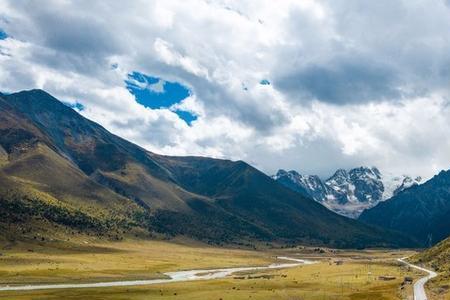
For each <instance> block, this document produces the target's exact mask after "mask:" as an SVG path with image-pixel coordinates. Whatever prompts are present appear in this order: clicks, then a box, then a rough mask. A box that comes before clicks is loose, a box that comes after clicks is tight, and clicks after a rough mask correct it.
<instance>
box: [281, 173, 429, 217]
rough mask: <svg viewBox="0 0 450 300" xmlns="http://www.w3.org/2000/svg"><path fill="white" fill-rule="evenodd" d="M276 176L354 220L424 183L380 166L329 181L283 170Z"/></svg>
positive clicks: (293, 187)
mask: <svg viewBox="0 0 450 300" xmlns="http://www.w3.org/2000/svg"><path fill="white" fill-rule="evenodd" d="M272 177H273V178H274V179H275V180H276V181H278V182H280V183H281V184H283V185H285V186H287V187H289V188H291V189H293V190H295V191H297V192H299V193H301V194H303V195H305V196H309V197H312V198H313V199H314V200H316V201H317V202H319V203H321V204H323V205H324V206H326V207H327V208H329V209H330V210H332V211H334V212H337V213H339V214H342V215H344V216H347V217H351V218H357V217H358V216H359V214H360V213H361V212H362V211H363V210H365V209H368V208H371V207H373V206H375V205H376V204H378V203H379V202H381V201H385V200H387V199H388V198H390V197H391V196H392V195H395V194H397V193H398V192H400V191H401V190H403V189H406V188H409V187H410V186H412V185H415V184H419V183H420V181H421V178H420V177H417V178H415V179H412V178H411V177H409V176H407V175H403V176H392V175H391V176H386V175H383V174H381V172H380V171H379V170H378V169H377V168H376V167H357V168H353V169H350V170H348V171H347V170H345V169H338V170H336V171H335V172H334V174H333V175H332V176H331V177H329V178H328V179H326V180H322V179H321V178H320V177H319V176H317V175H302V174H300V173H298V172H297V171H294V170H291V171H285V170H282V169H280V170H279V171H278V172H277V174H276V175H274V176H272Z"/></svg>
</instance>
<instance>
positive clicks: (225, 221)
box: [0, 90, 411, 247]
mask: <svg viewBox="0 0 450 300" xmlns="http://www.w3.org/2000/svg"><path fill="white" fill-rule="evenodd" d="M5 97H6V99H3V100H2V99H1V97H0V112H1V113H0V131H1V133H2V134H1V135H0V144H1V145H2V148H4V150H5V151H6V152H7V153H8V161H7V162H5V155H4V152H5V151H1V153H0V156H1V157H3V158H2V163H1V164H2V167H0V168H1V169H0V172H3V174H4V176H8V177H10V179H12V180H15V181H21V184H20V185H16V187H17V189H19V191H18V192H17V193H18V194H20V195H26V193H25V192H24V190H20V189H28V188H33V189H34V190H35V191H38V192H40V193H41V194H40V195H41V196H43V197H38V199H36V200H39V201H42V202H48V198H51V199H53V200H54V202H57V204H58V205H64V206H67V207H69V208H70V209H73V210H78V211H79V212H80V213H81V214H85V215H88V217H87V220H88V219H89V217H95V218H98V219H100V221H101V222H103V223H110V222H113V221H114V220H112V219H113V218H114V219H119V221H120V220H122V221H123V222H125V223H130V224H131V225H136V226H140V227H141V228H142V229H146V230H147V229H149V230H150V231H158V232H163V233H168V234H171V235H188V236H191V237H194V238H197V239H200V240H204V241H213V242H215V243H219V244H223V243H248V241H254V240H264V241H274V240H275V241H281V242H291V243H299V242H301V243H315V244H328V245H332V246H335V247H366V246H406V245H411V241H409V240H408V239H406V238H404V237H402V236H400V235H395V234H393V233H389V232H386V231H383V230H380V229H376V228H372V227H369V226H366V225H364V224H360V223H358V222H357V221H354V220H348V219H346V218H344V217H341V216H338V215H336V214H334V213H332V212H330V211H328V210H327V209H325V208H324V207H322V206H321V205H319V204H317V203H316V202H314V201H313V200H311V199H308V198H305V197H303V196H301V195H299V194H297V193H294V192H292V191H290V190H289V189H287V188H284V187H282V186H281V185H279V184H277V183H276V182H274V181H273V180H272V179H271V178H269V177H268V176H266V175H264V174H263V173H262V172H260V171H258V170H256V169H254V168H252V167H250V166H249V165H247V164H246V163H244V162H231V161H226V160H217V159H209V158H194V157H184V158H173V157H165V156H159V155H155V154H152V153H149V152H147V151H145V150H144V149H142V148H140V147H138V146H136V145H134V144H132V143H130V142H127V141H125V140H123V139H121V138H119V137H117V136H114V135H113V134H111V133H109V132H108V131H106V130H105V129H104V128H103V127H101V126H99V125H98V124H96V123H94V122H91V121H89V120H87V119H85V118H83V117H82V116H80V115H79V114H78V113H76V112H75V111H73V110H72V109H70V108H68V107H67V106H65V105H63V104H62V103H60V102H59V101H57V100H56V99H55V98H53V97H51V96H50V95H48V94H47V93H45V92H43V91H39V90H34V91H28V92H20V93H17V94H12V95H9V96H5ZM5 195H10V194H4V196H3V198H5ZM0 196H2V195H1V194H0ZM6 200H8V199H6ZM10 200H11V199H9V200H8V201H10ZM13 200H17V201H19V202H20V201H21V197H15V198H14V199H13ZM10 202H11V201H10ZM27 205H28V204H26V205H25V206H27ZM22 206H23V205H22ZM6 207H10V206H6ZM17 209H18V210H22V211H23V210H24V209H27V207H25V208H23V207H19V208H17ZM49 210H51V211H52V212H54V211H55V209H54V208H51V209H50V208H46V209H45V211H44V212H43V215H44V217H45V215H48V211H49ZM56 212H57V213H58V216H57V217H56V218H55V217H53V218H50V220H51V221H55V220H59V219H61V218H62V219H64V215H67V214H69V215H70V213H68V212H61V211H60V210H58V209H57V210H56ZM61 214H62V215H63V216H62V217H61V216H59V215H61ZM22 215H23V214H22ZM39 217H42V215H41V216H39ZM80 217H81V216H80ZM82 218H83V217H82ZM19 219H24V218H22V216H20V218H19ZM28 219H29V218H28ZM28 219H26V218H25V219H24V220H25V221H26V220H28ZM46 219H47V220H49V218H46ZM66 219H67V218H66ZM85 219H86V218H85ZM6 221H8V220H7V219H6ZM122 221H121V222H122ZM0 222H1V220H0ZM123 222H122V223H123ZM66 223H67V222H66ZM66 223H64V225H67V224H66ZM93 224H94V225H95V224H97V223H96V222H93ZM130 224H125V225H126V226H125V227H127V226H128V225H130ZM91 227H92V226H91ZM117 227H118V225H117V224H116V225H115V226H113V229H114V230H115V231H116V232H117V231H118V230H117ZM128 227H129V226H128Z"/></svg>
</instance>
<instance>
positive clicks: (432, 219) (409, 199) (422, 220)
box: [359, 171, 450, 246]
mask: <svg viewBox="0 0 450 300" xmlns="http://www.w3.org/2000/svg"><path fill="white" fill-rule="evenodd" d="M449 216H450V171H441V172H440V173H439V174H437V175H435V176H434V177H433V178H431V179H430V180H428V181H427V182H425V183H423V184H421V185H417V186H413V187H411V188H409V189H405V190H404V191H401V192H399V193H398V194H397V195H395V196H394V197H392V198H391V199H389V201H385V202H381V203H379V204H378V205H377V206H375V207H373V208H371V209H368V210H366V211H364V212H363V213H362V214H361V216H360V217H359V220H361V221H364V222H366V223H369V224H374V225H377V226H380V227H384V228H389V229H393V230H396V231H399V232H402V233H404V234H407V235H409V236H412V237H414V238H416V239H417V240H418V241H419V242H420V243H421V244H423V245H426V246H430V245H432V244H435V243H436V242H439V241H441V240H443V239H444V238H446V237H448V236H449V235H450V218H449Z"/></svg>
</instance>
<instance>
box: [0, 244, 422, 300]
mask: <svg viewBox="0 0 450 300" xmlns="http://www.w3.org/2000/svg"><path fill="white" fill-rule="evenodd" d="M76 242H77V243H75V242H74V243H72V244H67V243H57V242H55V243H53V244H51V243H50V244H49V243H41V244H39V243H36V244H33V245H30V244H21V243H16V244H14V245H12V244H10V245H5V246H4V247H3V249H2V250H1V256H0V285H6V284H9V285H14V284H20V285H22V284H32V283H34V284H36V283H68V282H69V283H73V282H97V281H115V280H133V279H152V278H164V277H165V275H164V274H163V273H164V272H168V271H177V270H189V269H199V268H206V269H209V268H219V267H235V266H260V265H261V266H265V265H268V264H270V263H272V262H274V261H276V256H278V255H285V256H291V257H297V258H307V259H311V260H315V261H318V263H316V264H313V265H304V266H299V267H295V268H291V269H279V270H264V271H251V272H244V273H237V274H233V275H232V276H230V277H227V278H223V279H215V280H203V281H191V282H178V283H176V282H174V283H166V284H158V285H148V286H136V287H129V286H128V287H110V288H89V289H67V290H38V291H20V292H17V291H15V292H0V299H62V298H64V299H216V300H219V299H222V300H225V299H299V300H300V299H317V300H319V299H323V300H325V299H352V300H356V299H361V300H362V299H368V300H369V299H370V300H371V299H386V300H387V299H409V297H411V293H412V289H411V285H402V282H403V280H404V277H405V276H413V277H419V276H420V275H421V274H420V273H417V272H415V271H414V270H410V269H409V268H407V267H405V266H403V265H401V264H399V263H398V262H396V258H398V257H402V256H405V255H411V254H412V252H408V251H388V250H372V251H341V250H332V249H326V248H305V247H294V248H289V249H263V248H261V249H260V250H245V249H229V248H218V247H212V246H208V245H205V244H201V243H195V242H192V241H186V240H178V241H170V242H169V241H142V240H141V241H136V240H125V241H121V242H106V241H103V242H102V241H98V240H94V239H92V240H90V239H87V238H86V239H83V238H81V239H80V240H78V241H76ZM380 276H389V277H390V278H389V279H390V280H381V279H380Z"/></svg>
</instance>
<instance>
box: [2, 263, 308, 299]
mask: <svg viewBox="0 0 450 300" xmlns="http://www.w3.org/2000/svg"><path fill="white" fill-rule="evenodd" d="M277 259H280V260H285V261H291V263H274V264H270V265H268V266H265V267H238V268H224V269H211V270H189V271H177V272H167V273H164V275H166V276H168V277H169V278H168V279H150V280H128V281H110V282H95V283H61V284H39V285H17V286H0V292H1V291H33V290H48V289H79V288H99V287H114V286H136V285H151V284H161V283H169V282H180V281H192V280H210V279H218V278H224V277H226V276H229V275H231V274H233V273H236V272H242V271H253V270H267V269H283V268H293V267H297V266H301V265H310V264H314V263H316V262H315V261H310V260H305V259H297V258H291V257H286V256H278V257H277Z"/></svg>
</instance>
